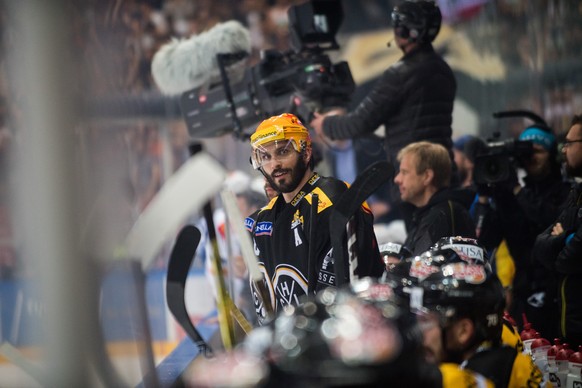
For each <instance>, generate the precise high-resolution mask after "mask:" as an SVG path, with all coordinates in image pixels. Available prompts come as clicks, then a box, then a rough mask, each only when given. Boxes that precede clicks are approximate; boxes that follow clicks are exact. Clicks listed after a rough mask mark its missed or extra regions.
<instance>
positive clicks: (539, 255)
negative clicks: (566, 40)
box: [533, 114, 582, 349]
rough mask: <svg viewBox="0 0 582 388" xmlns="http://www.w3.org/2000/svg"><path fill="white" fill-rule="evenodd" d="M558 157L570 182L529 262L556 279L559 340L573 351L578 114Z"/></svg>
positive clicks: (578, 251)
mask: <svg viewBox="0 0 582 388" xmlns="http://www.w3.org/2000/svg"><path fill="white" fill-rule="evenodd" d="M562 153H563V154H564V159H565V160H566V171H567V173H568V175H569V177H570V178H572V179H573V180H574V182H573V184H572V188H571V192H570V194H569V197H568V200H567V202H566V205H565V206H564V209H563V211H562V213H561V214H560V215H559V216H558V217H557V218H556V219H555V220H554V221H552V223H551V224H550V225H549V226H548V228H547V229H546V230H545V231H543V232H542V233H540V235H539V236H538V237H537V239H536V243H535V246H534V250H533V258H534V260H536V261H537V262H539V263H542V264H543V265H544V267H546V268H547V269H549V270H551V271H552V272H553V273H556V275H557V276H558V277H559V289H560V294H559V301H560V308H561V311H560V315H559V317H560V329H561V330H560V334H561V335H560V336H561V337H564V338H565V340H566V341H568V343H570V345H571V348H572V349H576V345H582V323H581V322H582V309H581V308H580V295H581V291H582V290H581V287H580V286H581V284H582V275H581V274H582V260H581V258H582V184H581V183H580V182H581V179H582V114H580V115H575V116H574V117H573V119H572V123H571V127H570V130H569V131H568V133H567V134H566V140H565V141H564V143H563V148H562ZM556 317H558V315H556Z"/></svg>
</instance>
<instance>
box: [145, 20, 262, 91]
mask: <svg viewBox="0 0 582 388" xmlns="http://www.w3.org/2000/svg"><path fill="white" fill-rule="evenodd" d="M250 52H251V38H250V33H249V30H248V29H246V28H245V27H244V26H243V25H242V24H241V23H239V22H238V21H235V20H230V21H227V22H224V23H219V24H217V25H215V26H214V27H212V28H211V29H209V30H208V31H206V32H203V33H201V34H198V35H193V36H191V37H190V38H187V39H173V40H172V41H171V42H170V43H167V44H165V45H163V46H162V47H161V48H160V49H159V50H158V52H157V53H156V54H155V55H154V57H153V60H152V76H153V78H154V81H155V82H156V85H157V86H158V88H159V89H160V91H161V92H162V93H163V94H166V95H177V94H181V93H183V92H185V91H187V90H191V89H195V88H198V87H200V86H202V85H212V84H214V83H216V82H218V81H219V80H220V69H219V66H218V63H217V59H216V56H217V54H233V56H235V57H236V55H238V54H241V53H244V54H245V56H246V55H248V54H249V53H250ZM241 59H242V58H241V57H240V56H238V57H237V58H236V59H235V60H236V62H235V63H234V64H232V65H230V66H229V67H228V69H227V70H228V71H227V73H228V76H229V77H230V78H231V80H232V82H238V81H240V80H241V79H242V77H243V75H244V70H245V64H244V61H242V60H241Z"/></svg>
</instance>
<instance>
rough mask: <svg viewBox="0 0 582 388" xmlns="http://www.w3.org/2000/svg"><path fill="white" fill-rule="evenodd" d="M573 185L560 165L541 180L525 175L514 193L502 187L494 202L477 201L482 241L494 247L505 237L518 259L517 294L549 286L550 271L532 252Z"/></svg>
mask: <svg viewBox="0 0 582 388" xmlns="http://www.w3.org/2000/svg"><path fill="white" fill-rule="evenodd" d="M568 192H569V185H568V183H566V182H564V181H563V180H562V175H561V173H560V171H559V169H556V170H555V171H554V173H553V174H551V175H549V176H548V177H547V178H546V179H543V180H541V181H533V180H531V179H528V178H526V179H525V186H524V188H523V189H522V190H521V191H520V192H519V193H518V194H517V195H513V193H512V192H510V191H509V189H506V190H498V191H497V192H496V193H494V195H493V203H492V204H491V205H484V204H477V205H476V207H475V219H476V220H481V224H482V227H481V233H480V235H479V242H480V243H481V244H483V246H485V248H487V250H488V251H492V250H493V249H494V248H496V247H497V246H499V244H500V243H501V241H502V240H503V239H505V241H506V242H507V247H508V249H509V253H510V254H511V256H512V257H513V259H514V262H515V266H516V274H515V279H514V282H513V289H514V294H515V295H517V296H520V297H527V296H529V295H530V294H531V293H532V292H536V291H539V290H541V289H545V288H547V287H548V286H550V287H551V285H550V283H551V282H550V283H548V278H547V274H544V273H542V272H539V271H538V268H539V266H536V265H532V261H531V252H532V247H533V244H534V242H535V240H536V237H537V235H538V234H540V233H541V232H543V230H544V229H546V228H547V227H548V225H550V224H552V223H553V222H554V221H555V220H556V217H558V215H559V214H560V210H561V208H562V207H563V206H564V203H565V201H566V198H567V197H568Z"/></svg>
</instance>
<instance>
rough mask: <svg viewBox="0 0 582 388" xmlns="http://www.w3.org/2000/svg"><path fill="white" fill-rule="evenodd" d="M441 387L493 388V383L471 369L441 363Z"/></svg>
mask: <svg viewBox="0 0 582 388" xmlns="http://www.w3.org/2000/svg"><path fill="white" fill-rule="evenodd" d="M439 370H440V372H441V375H442V381H443V385H442V386H443V388H456V387H465V388H469V387H470V388H493V387H495V384H493V382H492V381H491V380H489V379H487V378H486V377H484V376H482V375H480V374H479V373H476V372H473V371H471V370H467V369H463V368H461V367H460V366H459V364H453V363H442V364H440V365H439Z"/></svg>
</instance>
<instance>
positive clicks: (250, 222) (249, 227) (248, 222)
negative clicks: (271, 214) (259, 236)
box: [245, 217, 255, 232]
mask: <svg viewBox="0 0 582 388" xmlns="http://www.w3.org/2000/svg"><path fill="white" fill-rule="evenodd" d="M254 224H255V220H254V219H252V218H251V217H247V218H245V228H246V229H247V230H248V231H249V232H252V231H253V225H254Z"/></svg>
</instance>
